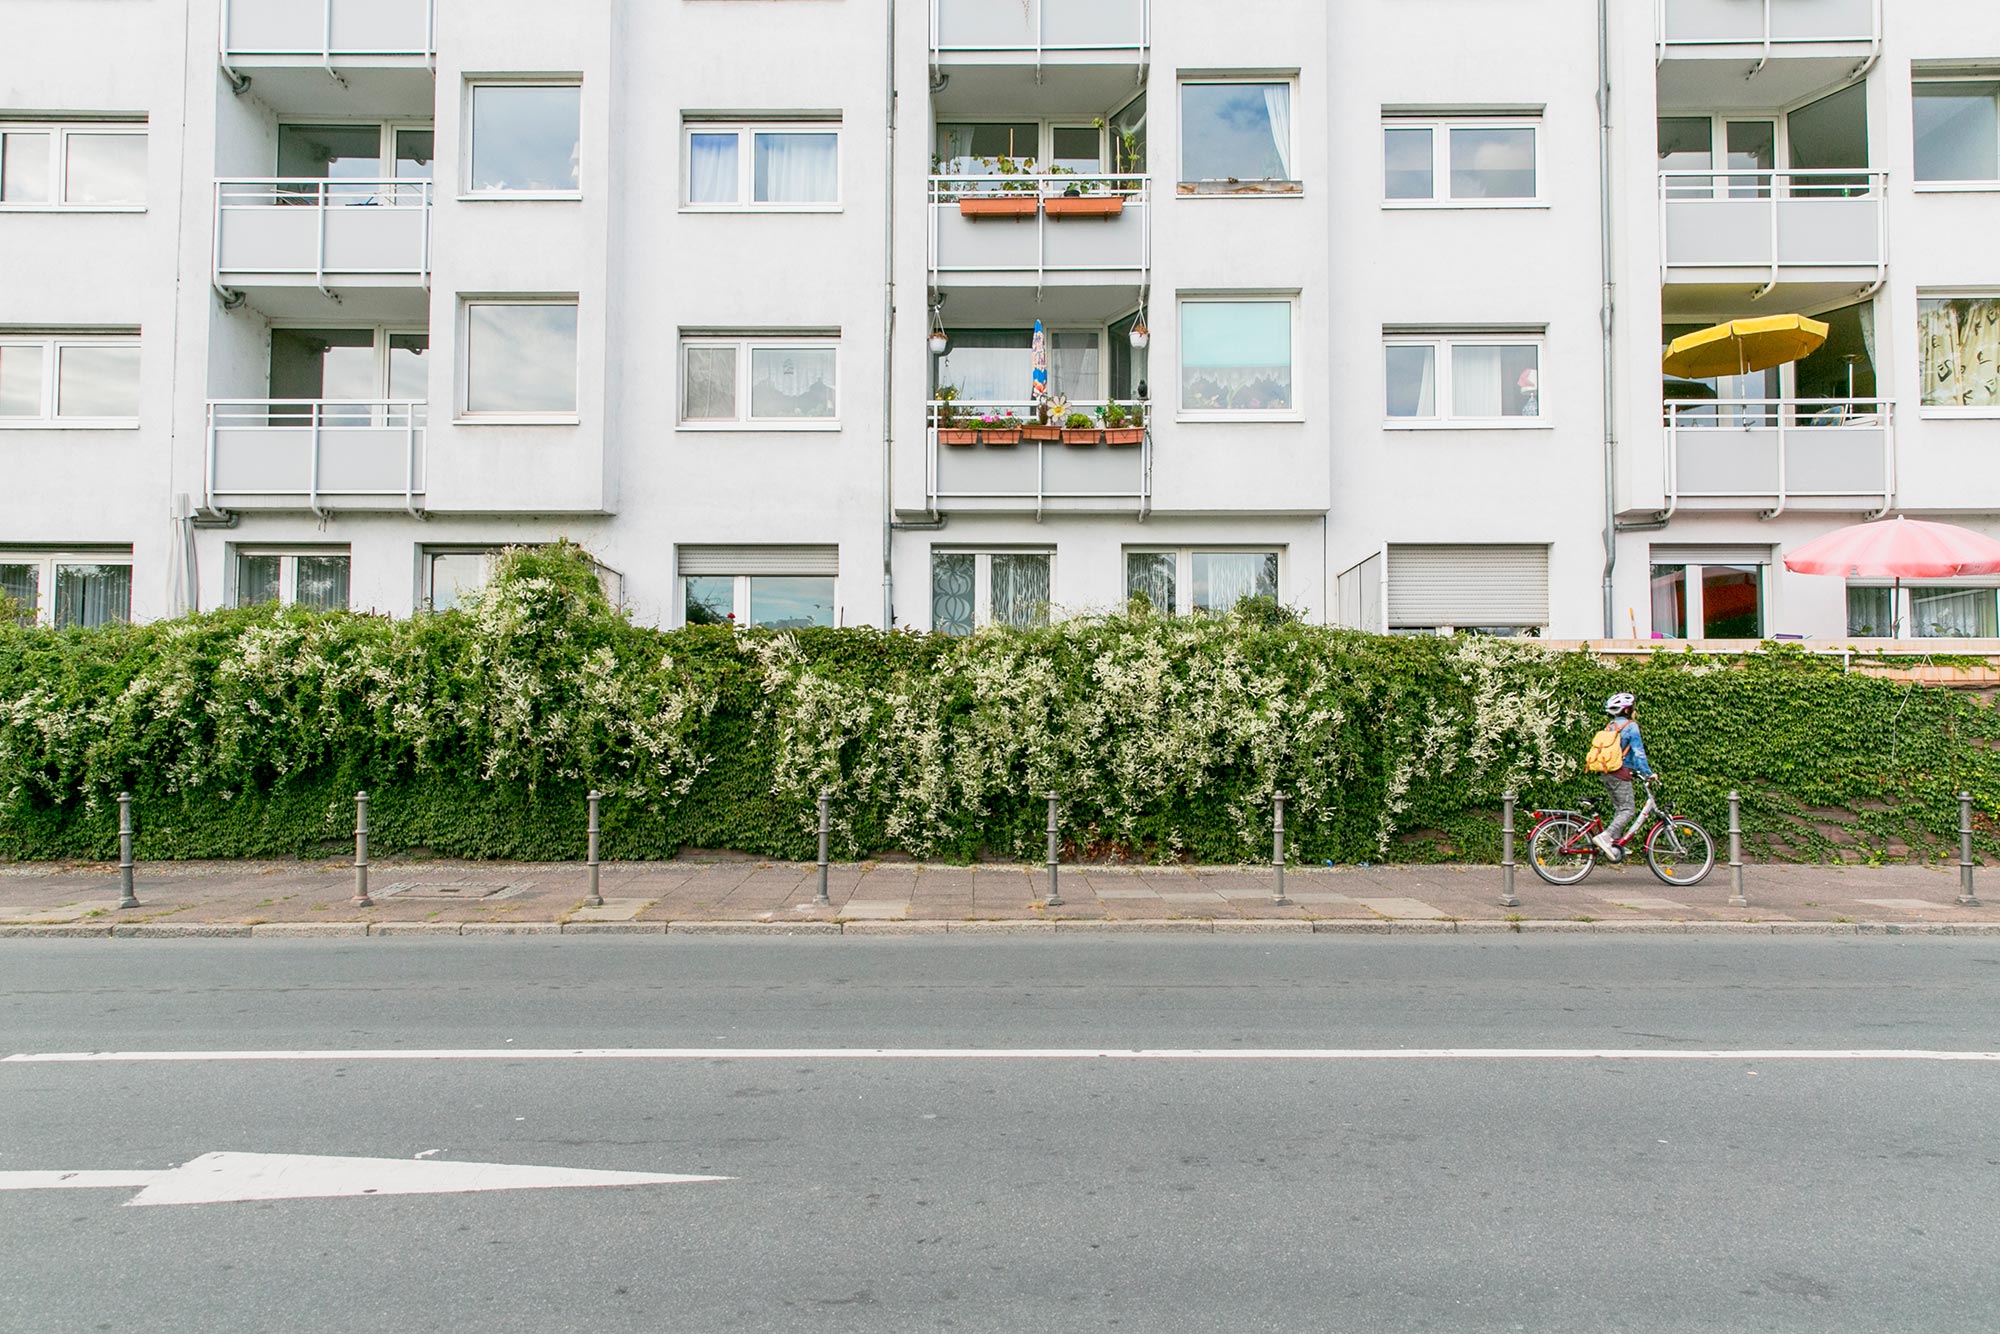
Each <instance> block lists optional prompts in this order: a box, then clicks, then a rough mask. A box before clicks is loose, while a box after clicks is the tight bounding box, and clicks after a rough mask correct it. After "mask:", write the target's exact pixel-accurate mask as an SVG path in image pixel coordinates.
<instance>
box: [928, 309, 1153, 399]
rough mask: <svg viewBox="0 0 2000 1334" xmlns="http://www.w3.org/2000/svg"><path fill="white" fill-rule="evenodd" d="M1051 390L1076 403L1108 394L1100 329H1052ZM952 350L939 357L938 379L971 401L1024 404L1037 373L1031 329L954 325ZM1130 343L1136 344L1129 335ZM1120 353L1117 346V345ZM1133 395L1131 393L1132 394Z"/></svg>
mask: <svg viewBox="0 0 2000 1334" xmlns="http://www.w3.org/2000/svg"><path fill="white" fill-rule="evenodd" d="M1045 332H1046V339H1045V342H1044V347H1045V348H1046V350H1047V355H1048V359H1049V393H1050V394H1052V395H1057V396H1060V397H1062V398H1066V399H1068V400H1069V401H1070V402H1072V403H1078V404H1082V403H1095V402H1097V401H1099V400H1101V399H1102V398H1103V397H1104V392H1103V379H1102V375H1101V369H1102V363H1101V362H1100V360H1099V357H1098V347H1099V342H1100V339H1099V335H1098V331H1097V330H1095V329H1049V330H1046V331H1045ZM947 335H948V337H949V338H950V340H951V344H950V351H948V352H946V353H945V354H944V355H943V356H942V357H939V358H937V360H936V363H935V365H936V374H937V383H938V384H940V385H951V386H953V387H955V388H956V389H957V390H958V399H959V402H961V403H965V404H980V403H1011V404H1014V405H1016V406H1019V405H1022V404H1024V403H1025V402H1026V401H1027V399H1028V397H1029V382H1030V377H1031V376H1032V375H1033V374H1034V366H1035V354H1034V342H1035V337H1034V333H1033V331H1031V330H1028V329H1019V328H1016V329H951V330H948V331H947ZM1125 347H1126V348H1127V349H1128V350H1129V349H1130V347H1131V340H1130V338H1129V337H1128V338H1126V340H1125ZM1113 352H1114V355H1115V354H1116V348H1115V347H1114V348H1113ZM1126 396H1127V397H1130V395H1129V394H1128V395H1126Z"/></svg>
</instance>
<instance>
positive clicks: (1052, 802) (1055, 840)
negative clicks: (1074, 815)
mask: <svg viewBox="0 0 2000 1334" xmlns="http://www.w3.org/2000/svg"><path fill="white" fill-rule="evenodd" d="M1061 837H1062V836H1061V835H1060V834H1058V833H1057V832H1056V794H1055V793H1053V792H1051V793H1049V897H1048V898H1047V899H1046V900H1045V901H1044V906H1046V907H1050V908H1060V907H1062V906H1063V901H1062V889H1061V888H1060V886H1059V885H1058V883H1057V871H1056V867H1057V864H1058V863H1059V862H1060V861H1061V860H1062V843H1061V842H1060V839H1061Z"/></svg>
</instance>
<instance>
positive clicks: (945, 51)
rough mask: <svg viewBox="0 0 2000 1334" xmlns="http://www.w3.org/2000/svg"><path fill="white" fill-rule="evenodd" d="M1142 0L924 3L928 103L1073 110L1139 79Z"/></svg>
mask: <svg viewBox="0 0 2000 1334" xmlns="http://www.w3.org/2000/svg"><path fill="white" fill-rule="evenodd" d="M1149 9H1150V5H1149V3H1148V0H931V67H932V78H931V85H932V101H933V104H934V105H935V106H937V107H938V108H940V109H947V108H948V109H952V110H957V111H972V110H977V109H980V108H982V107H984V108H987V109H990V108H992V107H996V106H1001V105H1014V104H1018V105H1040V106H1062V107H1082V106H1098V105H1103V104H1109V103H1114V102H1116V101H1119V100H1122V99H1124V98H1128V97H1130V96H1131V95H1132V94H1133V92H1135V91H1136V90H1137V89H1138V87H1139V86H1140V85H1141V84H1143V83H1144V81H1145V67H1146V61H1147V59H1148V48H1149V46H1150V44H1151V40H1152V36H1151V31H1150V27H1149V24H1150V22H1151V19H1150V16H1149Z"/></svg>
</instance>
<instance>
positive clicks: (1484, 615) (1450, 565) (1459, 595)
mask: <svg viewBox="0 0 2000 1334" xmlns="http://www.w3.org/2000/svg"><path fill="white" fill-rule="evenodd" d="M1548 623H1549V549H1548V548H1547V547H1545V546H1497V545H1496V546H1392V547H1390V548H1389V624H1390V625H1392V626H1430V625H1547V624H1548Z"/></svg>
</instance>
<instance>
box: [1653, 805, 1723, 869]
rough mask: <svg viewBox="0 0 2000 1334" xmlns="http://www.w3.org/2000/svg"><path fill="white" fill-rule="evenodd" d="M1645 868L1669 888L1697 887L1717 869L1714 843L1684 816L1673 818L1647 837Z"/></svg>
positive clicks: (1698, 826)
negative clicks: (1672, 886)
mask: <svg viewBox="0 0 2000 1334" xmlns="http://www.w3.org/2000/svg"><path fill="white" fill-rule="evenodd" d="M1646 864H1647V865H1648V866H1650V867H1652V868H1653V874H1654V875H1656V876H1658V877H1659V878H1660V879H1661V880H1663V881H1665V882H1666V883H1667V884H1669V885H1698V884H1700V883H1701V882H1702V881H1704V880H1706V879H1708V873H1709V872H1710V871H1712V870H1714V869H1715V840H1714V839H1712V838H1710V837H1709V836H1708V831H1707V830H1706V829H1703V828H1702V827H1701V826H1700V825H1698V824H1696V823H1695V822H1694V821H1692V820H1690V819H1688V818H1687V817H1686V816H1685V815H1676V816H1672V817H1670V818H1668V819H1666V820H1662V821H1661V822H1660V823H1659V824H1658V825H1656V826H1654V828H1653V832H1652V833H1651V834H1649V835H1647V836H1646Z"/></svg>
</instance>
